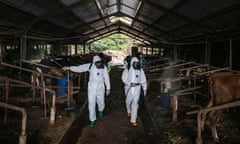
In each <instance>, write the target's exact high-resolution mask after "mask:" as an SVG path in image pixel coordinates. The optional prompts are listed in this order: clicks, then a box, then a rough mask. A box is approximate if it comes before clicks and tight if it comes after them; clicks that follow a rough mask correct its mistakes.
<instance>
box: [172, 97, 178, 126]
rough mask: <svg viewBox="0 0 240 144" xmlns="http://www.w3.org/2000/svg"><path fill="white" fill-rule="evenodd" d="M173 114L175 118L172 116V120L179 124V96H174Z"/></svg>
mask: <svg viewBox="0 0 240 144" xmlns="http://www.w3.org/2000/svg"><path fill="white" fill-rule="evenodd" d="M172 104H173V105H172V112H173V116H172V120H173V122H177V107H178V96H177V95H175V94H174V95H173V103H172Z"/></svg>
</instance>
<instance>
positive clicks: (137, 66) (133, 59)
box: [130, 57, 141, 70]
mask: <svg viewBox="0 0 240 144" xmlns="http://www.w3.org/2000/svg"><path fill="white" fill-rule="evenodd" d="M135 62H137V63H138V64H137V65H135V66H136V67H135V66H134V63H135ZM130 68H132V69H135V70H140V68H141V67H140V63H139V60H138V58H136V57H133V58H132V59H131V67H130Z"/></svg>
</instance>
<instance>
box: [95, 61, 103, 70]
mask: <svg viewBox="0 0 240 144" xmlns="http://www.w3.org/2000/svg"><path fill="white" fill-rule="evenodd" d="M95 66H96V67H97V68H98V69H103V68H104V64H103V62H102V61H97V62H95Z"/></svg>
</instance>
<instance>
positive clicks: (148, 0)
mask: <svg viewBox="0 0 240 144" xmlns="http://www.w3.org/2000/svg"><path fill="white" fill-rule="evenodd" d="M143 1H144V2H146V3H147V4H149V5H150V6H151V7H154V8H156V9H160V10H162V11H165V14H164V15H163V16H161V17H159V18H158V19H157V20H156V21H154V22H153V23H152V24H151V25H148V27H146V28H145V29H144V30H143V32H145V31H146V30H147V29H149V27H152V26H153V25H155V24H156V23H158V22H159V21H161V20H162V19H163V18H164V17H166V16H167V15H169V14H174V15H176V16H177V17H180V18H182V19H184V20H185V21H188V22H193V20H192V19H190V18H188V17H185V16H183V15H181V14H179V13H177V12H175V11H174V10H175V9H177V8H178V7H179V6H180V5H182V4H184V3H186V2H187V1H188V0H182V1H179V2H178V3H177V4H176V5H175V6H174V7H173V8H171V9H167V8H165V7H162V6H160V5H159V4H157V3H154V2H152V1H150V0H143ZM194 25H196V26H197V27H202V28H204V29H207V30H208V31H214V30H213V29H211V28H209V27H206V26H202V25H199V24H198V23H195V24H194Z"/></svg>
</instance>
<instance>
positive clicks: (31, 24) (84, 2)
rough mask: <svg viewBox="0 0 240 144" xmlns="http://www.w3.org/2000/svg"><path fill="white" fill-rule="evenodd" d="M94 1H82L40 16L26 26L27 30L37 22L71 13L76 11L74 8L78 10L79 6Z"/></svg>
mask: <svg viewBox="0 0 240 144" xmlns="http://www.w3.org/2000/svg"><path fill="white" fill-rule="evenodd" d="M91 1H93V0H81V1H78V2H76V3H73V4H71V5H68V6H65V7H63V8H59V9H57V10H53V11H51V12H48V13H46V14H44V15H42V16H39V17H37V18H35V19H34V20H33V21H32V22H30V23H28V24H27V25H26V26H25V29H26V30H28V29H29V28H31V27H32V26H33V25H34V24H35V23H36V22H39V21H42V20H45V19H48V18H50V17H53V16H55V15H58V14H61V13H64V12H66V11H69V10H71V9H74V8H77V7H78V6H82V5H85V4H86V3H89V2H91Z"/></svg>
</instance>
